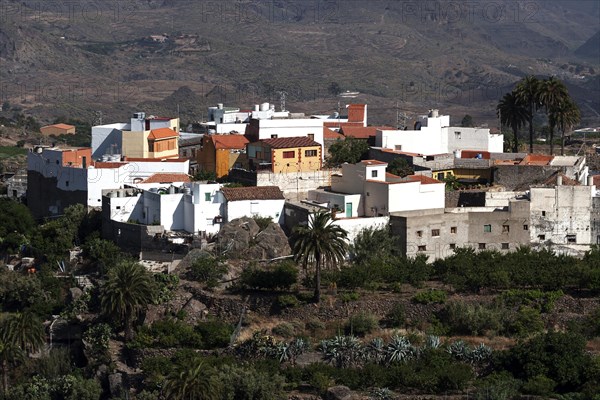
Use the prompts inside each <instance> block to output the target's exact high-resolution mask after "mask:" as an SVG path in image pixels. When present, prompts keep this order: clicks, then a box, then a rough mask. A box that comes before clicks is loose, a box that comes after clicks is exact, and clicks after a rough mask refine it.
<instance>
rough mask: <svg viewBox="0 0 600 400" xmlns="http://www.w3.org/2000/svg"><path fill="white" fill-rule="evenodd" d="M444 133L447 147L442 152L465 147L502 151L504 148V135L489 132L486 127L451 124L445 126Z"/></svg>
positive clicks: (465, 148)
mask: <svg viewBox="0 0 600 400" xmlns="http://www.w3.org/2000/svg"><path fill="white" fill-rule="evenodd" d="M457 132H460V134H457ZM445 134H446V135H447V137H448V147H447V150H446V151H445V152H444V153H452V152H453V151H454V150H467V149H468V150H481V151H489V152H497V153H502V151H503V150H504V135H500V134H491V133H490V130H489V129H487V128H485V129H484V128H465V127H455V126H451V127H448V128H446V130H445Z"/></svg>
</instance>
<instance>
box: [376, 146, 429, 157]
mask: <svg viewBox="0 0 600 400" xmlns="http://www.w3.org/2000/svg"><path fill="white" fill-rule="evenodd" d="M381 151H382V152H384V153H393V154H405V155H407V156H413V157H420V156H422V155H423V154H421V153H410V152H408V151H400V150H394V149H383V148H382V149H381Z"/></svg>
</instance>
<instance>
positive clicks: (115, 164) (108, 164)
mask: <svg viewBox="0 0 600 400" xmlns="http://www.w3.org/2000/svg"><path fill="white" fill-rule="evenodd" d="M126 164H128V163H126V162H102V161H96V163H94V167H95V168H119V167H120V166H122V165H126Z"/></svg>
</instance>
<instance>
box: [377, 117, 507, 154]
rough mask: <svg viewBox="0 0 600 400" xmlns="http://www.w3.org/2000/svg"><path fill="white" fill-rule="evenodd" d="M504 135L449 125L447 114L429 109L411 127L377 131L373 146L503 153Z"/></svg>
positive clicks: (425, 151) (421, 151)
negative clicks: (413, 126) (409, 128)
mask: <svg viewBox="0 0 600 400" xmlns="http://www.w3.org/2000/svg"><path fill="white" fill-rule="evenodd" d="M503 145H504V135H502V134H492V133H490V130H489V129H487V128H466V127H452V126H450V116H449V115H439V114H438V110H431V111H430V113H429V115H428V116H420V117H419V119H418V121H417V122H416V123H415V129H414V130H406V131H402V130H378V131H377V134H376V140H375V146H376V147H381V148H386V149H392V150H397V151H402V152H407V153H418V154H423V155H435V154H444V153H452V152H454V151H455V150H479V151H488V152H497V153H502V152H503Z"/></svg>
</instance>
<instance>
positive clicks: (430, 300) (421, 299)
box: [412, 289, 448, 304]
mask: <svg viewBox="0 0 600 400" xmlns="http://www.w3.org/2000/svg"><path fill="white" fill-rule="evenodd" d="M447 297H448V295H447V294H446V292H445V291H444V290H439V289H429V290H426V291H423V292H419V293H417V294H416V295H415V296H414V297H413V298H412V300H413V301H414V302H415V303H419V304H443V303H445V302H446V298H447Z"/></svg>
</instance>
